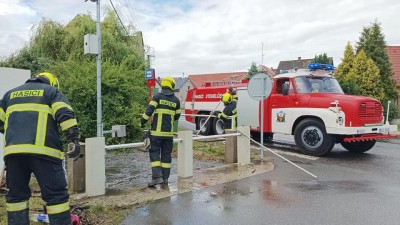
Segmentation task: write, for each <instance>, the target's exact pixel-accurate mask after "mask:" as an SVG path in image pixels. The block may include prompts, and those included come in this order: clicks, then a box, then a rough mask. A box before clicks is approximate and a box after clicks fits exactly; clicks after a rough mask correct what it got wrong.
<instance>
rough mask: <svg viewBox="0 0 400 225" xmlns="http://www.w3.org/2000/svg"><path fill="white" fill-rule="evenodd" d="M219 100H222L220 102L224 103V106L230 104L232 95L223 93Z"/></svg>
mask: <svg viewBox="0 0 400 225" xmlns="http://www.w3.org/2000/svg"><path fill="white" fill-rule="evenodd" d="M221 100H222V102H223V103H225V104H227V103H231V101H232V95H231V94H229V93H225V94H223V95H222V98H221Z"/></svg>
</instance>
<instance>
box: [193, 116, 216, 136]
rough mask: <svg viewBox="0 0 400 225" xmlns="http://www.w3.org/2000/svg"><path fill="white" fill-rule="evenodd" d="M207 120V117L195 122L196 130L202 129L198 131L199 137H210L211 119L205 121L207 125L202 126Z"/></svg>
mask: <svg viewBox="0 0 400 225" xmlns="http://www.w3.org/2000/svg"><path fill="white" fill-rule="evenodd" d="M207 119H208V117H200V118H199V119H198V120H197V123H198V124H197V125H198V128H199V129H200V128H201V127H202V128H201V130H200V134H201V135H210V134H211V131H212V124H213V123H212V122H213V118H210V119H209V120H208V121H207V124H206V125H204V126H203V124H204V123H205V122H206V120H207Z"/></svg>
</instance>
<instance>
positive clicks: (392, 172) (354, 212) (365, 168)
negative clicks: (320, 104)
mask: <svg viewBox="0 0 400 225" xmlns="http://www.w3.org/2000/svg"><path fill="white" fill-rule="evenodd" d="M287 151H289V152H293V150H287ZM265 154H266V156H270V155H271V154H269V153H268V152H266V153H265ZM283 156H285V157H286V158H288V159H290V160H292V161H293V162H295V163H297V164H298V165H299V166H301V167H303V168H305V169H306V170H309V171H310V172H312V173H314V174H315V175H317V176H318V179H317V180H316V179H313V178H312V177H310V176H309V175H307V174H305V173H304V172H302V171H300V170H298V169H296V168H295V167H293V166H292V165H290V164H289V163H286V162H284V161H282V160H281V159H278V158H275V157H273V162H274V164H275V169H274V170H273V171H272V172H269V173H265V174H261V175H257V176H253V177H250V178H246V179H242V180H238V181H235V182H231V183H225V184H222V185H217V186H214V187H209V188H206V189H202V190H198V191H193V192H189V193H184V194H180V195H175V196H172V197H168V198H164V199H160V200H157V201H155V202H154V203H151V204H148V205H146V206H143V207H141V208H138V209H136V210H135V211H134V212H132V213H131V214H130V215H128V216H127V218H126V219H125V220H124V221H123V223H122V224H143V225H144V224H149V225H150V224H151V225H161V224H165V225H169V224H174V225H181V224H182V225H183V224H185V225H186V224H233V225H234V224H246V225H252V224H296V225H297V224H307V225H310V224H324V225H325V224H340V225H344V224H349V225H358V224H359V225H365V224H371V225H372V224H380V225H385V224H387V225H395V224H400V179H399V178H400V145H399V144H398V143H397V144H395V143H386V142H379V143H377V145H376V146H375V147H374V148H373V149H372V150H371V151H369V152H368V153H365V154H361V155H357V154H351V153H348V152H347V151H345V150H343V148H341V146H340V145H336V147H335V149H334V150H333V151H332V152H331V153H330V154H329V155H328V157H326V158H307V157H302V156H301V155H300V156H296V155H287V154H284V153H283Z"/></svg>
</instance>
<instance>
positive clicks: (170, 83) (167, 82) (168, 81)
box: [161, 77, 175, 90]
mask: <svg viewBox="0 0 400 225" xmlns="http://www.w3.org/2000/svg"><path fill="white" fill-rule="evenodd" d="M161 87H167V88H169V89H171V90H174V89H175V80H174V78H172V77H166V78H164V79H163V80H162V81H161Z"/></svg>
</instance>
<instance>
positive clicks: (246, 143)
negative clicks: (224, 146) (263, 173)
mask: <svg viewBox="0 0 400 225" xmlns="http://www.w3.org/2000/svg"><path fill="white" fill-rule="evenodd" d="M237 130H238V131H239V132H241V133H243V134H244V135H246V136H247V137H250V127H249V126H239V127H238V128H237ZM244 135H240V136H238V137H237V162H238V163H239V165H246V164H249V163H250V140H249V139H248V138H246V137H245V136H244Z"/></svg>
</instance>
